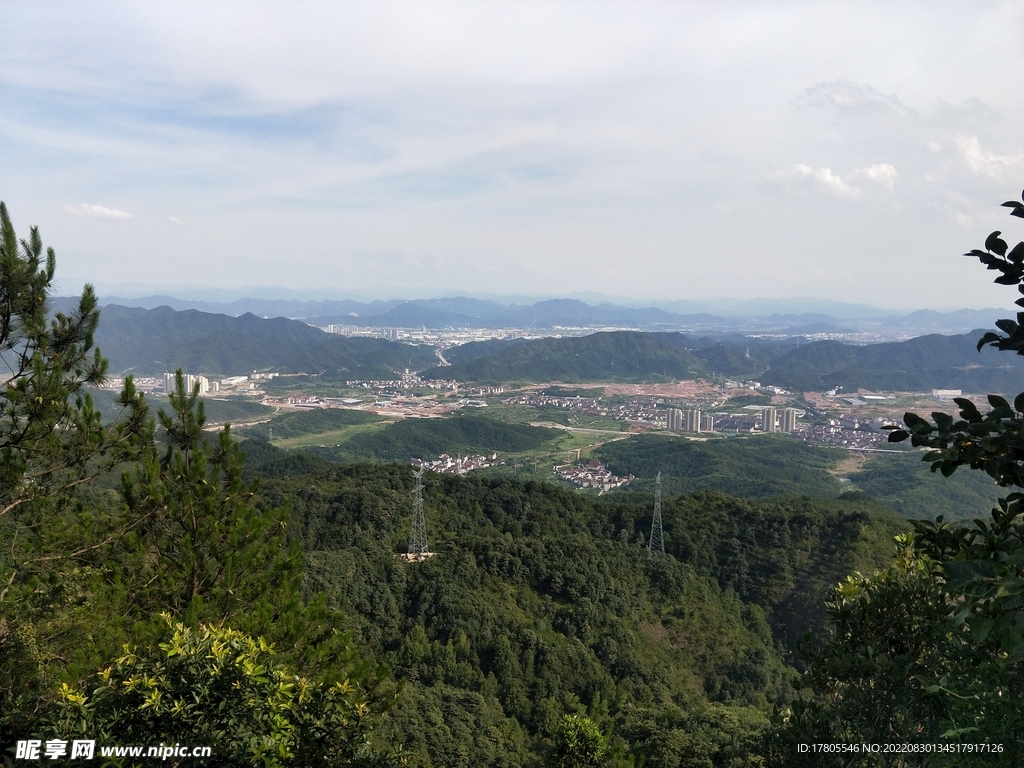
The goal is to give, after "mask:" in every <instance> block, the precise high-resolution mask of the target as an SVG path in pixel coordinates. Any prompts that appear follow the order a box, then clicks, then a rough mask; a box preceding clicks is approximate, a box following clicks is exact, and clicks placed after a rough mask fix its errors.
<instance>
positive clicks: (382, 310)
mask: <svg viewBox="0 0 1024 768" xmlns="http://www.w3.org/2000/svg"><path fill="white" fill-rule="evenodd" d="M104 303H109V304H117V305H121V306H127V307H141V308H145V309H155V308H157V307H160V306H166V307H170V308H172V309H176V310H179V311H184V310H189V309H194V310H199V311H202V312H209V313H216V314H226V315H233V316H239V315H243V314H246V313H252V314H254V315H256V316H257V317H265V318H274V317H286V318H293V319H301V320H303V321H304V322H306V323H310V324H312V325H317V326H321V327H322V326H327V325H356V326H384V327H397V328H418V327H426V328H430V329H443V328H532V329H550V328H555V327H594V328H600V327H619V328H639V329H663V330H669V329H672V330H686V331H697V332H702V333H706V332H745V333H779V334H783V335H801V334H803V335H807V334H814V333H875V334H881V335H885V336H888V337H892V336H893V335H895V334H902V335H904V336H905V335H923V334H927V333H947V334H949V333H965V332H967V331H970V330H973V329H975V328H989V327H991V326H992V325H993V323H994V322H995V320H996V319H997V318H999V317H1002V316H1005V315H1006V314H1007V313H1006V312H1005V311H1003V310H998V309H982V310H973V309H962V310H956V311H953V312H936V311H934V310H918V311H916V312H911V313H909V314H906V315H893V314H891V313H887V312H885V311H884V310H881V309H878V308H877V307H870V306H867V305H856V304H845V303H842V302H825V301H817V300H811V299H794V300H790V301H788V302H785V301H778V300H772V301H769V300H756V301H749V302H731V303H728V302H724V301H719V302H703V303H698V302H683V301H678V302H664V303H662V305H661V306H649V307H629V306H624V305H620V304H612V303H607V302H605V303H601V304H597V305H592V304H588V303H585V302H583V301H580V300H578V299H550V300H545V301H538V302H535V303H532V304H503V303H500V302H497V301H493V300H488V299H475V298H467V297H452V298H444V299H417V300H413V301H398V300H390V301H373V302H368V303H366V302H359V301H353V300H340V301H333V300H332V301H299V300H295V299H259V298H256V299H238V300H235V301H231V302H222V303H218V302H211V301H195V300H183V299H177V298H174V297H172V296H149V297H144V298H141V299H107V300H105V301H104ZM712 306H713V307H715V308H716V311H709V310H710V308H711V307H712ZM787 307H788V308H790V309H789V311H779V310H786V308H787ZM793 310H796V311H793Z"/></svg>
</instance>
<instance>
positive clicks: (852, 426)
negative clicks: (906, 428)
mask: <svg viewBox="0 0 1024 768" xmlns="http://www.w3.org/2000/svg"><path fill="white" fill-rule="evenodd" d="M893 421H894V420H893V419H887V418H874V419H865V420H861V419H845V418H844V419H829V420H828V423H827V424H814V425H812V426H810V427H808V428H807V429H806V430H804V432H803V433H802V434H801V435H800V437H801V439H802V440H805V441H807V442H809V443H817V444H819V445H822V444H823V445H834V446H837V447H840V448H850V449H853V450H873V451H880V450H885V449H886V447H887V446H888V445H889V433H888V432H887V431H886V430H884V429H882V427H884V426H886V425H888V424H892V423H893Z"/></svg>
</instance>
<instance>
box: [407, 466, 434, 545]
mask: <svg viewBox="0 0 1024 768" xmlns="http://www.w3.org/2000/svg"><path fill="white" fill-rule="evenodd" d="M413 474H414V475H415V476H416V489H415V491H413V501H412V532H411V533H410V534H409V559H410V560H423V559H424V558H426V557H427V554H428V553H429V552H430V547H428V546H427V521H426V519H425V518H424V516H423V470H422V469H421V470H420V471H419V472H414V473H413Z"/></svg>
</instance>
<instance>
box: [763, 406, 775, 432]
mask: <svg viewBox="0 0 1024 768" xmlns="http://www.w3.org/2000/svg"><path fill="white" fill-rule="evenodd" d="M761 431H762V432H775V431H776V430H775V408H773V407H771V406H768V407H767V408H762V409H761Z"/></svg>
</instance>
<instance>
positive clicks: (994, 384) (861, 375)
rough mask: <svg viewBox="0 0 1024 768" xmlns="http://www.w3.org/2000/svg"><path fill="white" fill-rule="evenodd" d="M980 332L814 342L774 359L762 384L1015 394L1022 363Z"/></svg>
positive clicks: (1021, 378) (1022, 373)
mask: <svg viewBox="0 0 1024 768" xmlns="http://www.w3.org/2000/svg"><path fill="white" fill-rule="evenodd" d="M980 336H981V334H980V332H975V333H972V334H964V335H960V336H940V335H938V334H933V335H930V336H921V337H919V338H916V339H910V340H908V341H902V342H892V343H886V344H869V345H866V346H853V345H850V344H841V343H839V342H837V341H817V342H814V343H812V344H807V345H806V346H802V347H800V348H799V349H795V350H793V351H791V352H788V353H786V354H784V355H782V356H780V357H777V358H776V359H774V360H772V363H771V370H769V371H768V372H766V373H765V374H763V376H762V377H761V379H762V381H764V382H766V383H771V384H778V385H780V386H782V387H785V388H786V389H792V390H799V391H808V390H825V389H831V388H833V387H836V386H841V387H843V388H844V389H847V390H851V391H856V390H857V389H858V388H860V387H863V388H865V389H873V390H903V391H917V392H921V391H927V390H930V389H962V390H964V391H965V392H983V393H987V392H1014V393H1016V392H1017V391H1018V390H1019V389H1020V387H1021V384H1022V382H1024V361H1022V360H1020V359H1018V358H1012V357H1008V356H1007V355H999V354H998V352H996V351H994V350H991V349H986V350H985V351H983V352H981V353H979V352H978V350H977V342H978V339H979V338H980Z"/></svg>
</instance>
